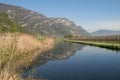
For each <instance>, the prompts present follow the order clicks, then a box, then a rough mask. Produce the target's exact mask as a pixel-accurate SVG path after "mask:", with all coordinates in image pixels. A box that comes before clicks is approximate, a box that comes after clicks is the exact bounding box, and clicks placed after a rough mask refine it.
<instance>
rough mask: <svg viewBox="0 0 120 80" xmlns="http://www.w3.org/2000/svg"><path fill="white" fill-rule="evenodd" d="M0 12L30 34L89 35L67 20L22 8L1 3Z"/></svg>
mask: <svg viewBox="0 0 120 80" xmlns="http://www.w3.org/2000/svg"><path fill="white" fill-rule="evenodd" d="M0 12H5V13H7V14H8V16H9V18H11V19H15V20H17V21H18V22H19V23H20V25H21V26H22V27H23V28H24V29H27V30H28V31H29V32H32V33H39V34H41V35H54V36H64V35H67V34H69V33H70V32H72V33H73V34H74V35H89V33H88V32H87V31H86V30H85V29H83V28H82V27H81V26H77V25H76V24H75V23H74V22H72V21H70V20H69V19H67V18H48V17H46V16H44V15H43V14H40V13H37V12H34V11H31V10H27V9H24V8H22V7H18V6H12V5H7V4H2V3H0Z"/></svg>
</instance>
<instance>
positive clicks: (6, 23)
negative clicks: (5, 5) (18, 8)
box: [0, 13, 27, 33]
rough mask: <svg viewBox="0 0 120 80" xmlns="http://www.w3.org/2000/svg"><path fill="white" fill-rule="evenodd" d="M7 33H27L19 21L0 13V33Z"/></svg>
mask: <svg viewBox="0 0 120 80" xmlns="http://www.w3.org/2000/svg"><path fill="white" fill-rule="evenodd" d="M5 32H27V31H26V30H25V29H23V28H22V27H21V26H20V25H19V24H18V22H17V21H15V20H13V19H10V18H9V17H8V15H7V14H5V13H0V33H5Z"/></svg>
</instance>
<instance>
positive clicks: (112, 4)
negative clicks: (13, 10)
mask: <svg viewBox="0 0 120 80" xmlns="http://www.w3.org/2000/svg"><path fill="white" fill-rule="evenodd" d="M0 3H6V4H11V5H17V6H21V7H24V8H26V9H30V10H33V11H36V12H39V13H42V14H44V15H45V16H47V17H61V18H68V19H70V20H71V21H74V22H75V23H76V24H77V25H81V26H82V27H83V28H84V29H86V30H87V31H89V32H93V31H97V30H100V29H107V30H120V0H0Z"/></svg>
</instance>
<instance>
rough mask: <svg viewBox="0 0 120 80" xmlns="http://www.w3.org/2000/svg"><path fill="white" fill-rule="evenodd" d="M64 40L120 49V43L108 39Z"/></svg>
mask: <svg viewBox="0 0 120 80" xmlns="http://www.w3.org/2000/svg"><path fill="white" fill-rule="evenodd" d="M64 41H67V42H74V43H80V44H86V45H91V46H98V47H102V48H108V49H113V50H120V43H115V42H107V41H106V42H97V41H82V40H69V39H65V40H64Z"/></svg>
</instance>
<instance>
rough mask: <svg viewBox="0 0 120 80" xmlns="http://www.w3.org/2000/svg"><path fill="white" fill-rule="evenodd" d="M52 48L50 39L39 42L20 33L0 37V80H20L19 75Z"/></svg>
mask: <svg viewBox="0 0 120 80" xmlns="http://www.w3.org/2000/svg"><path fill="white" fill-rule="evenodd" d="M53 46H54V40H53V39H52V38H45V39H44V40H43V41H42V42H40V41H39V40H38V39H36V37H34V36H33V35H29V34H22V33H6V34H2V35H0V80H22V78H21V75H20V74H21V73H23V72H24V69H25V68H27V67H28V66H29V65H30V63H31V61H33V60H34V59H35V58H36V57H37V56H38V55H40V54H41V53H42V52H44V51H47V50H49V49H51V48H52V47H53Z"/></svg>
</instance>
